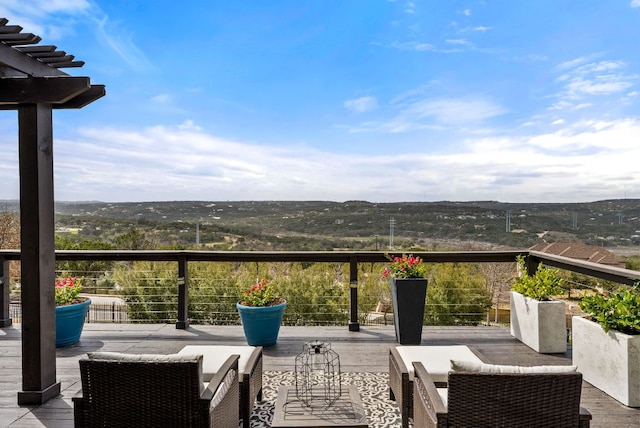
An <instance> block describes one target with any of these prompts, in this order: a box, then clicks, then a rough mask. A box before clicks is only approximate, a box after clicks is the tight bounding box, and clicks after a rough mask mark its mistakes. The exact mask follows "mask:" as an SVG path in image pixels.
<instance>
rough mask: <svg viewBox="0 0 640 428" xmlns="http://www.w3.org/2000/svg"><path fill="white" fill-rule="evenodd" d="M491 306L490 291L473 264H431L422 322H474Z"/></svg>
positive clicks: (434, 323)
mask: <svg viewBox="0 0 640 428" xmlns="http://www.w3.org/2000/svg"><path fill="white" fill-rule="evenodd" d="M490 306H491V293H490V292H489V291H488V290H487V288H486V283H485V279H484V277H483V275H482V273H481V272H479V270H478V269H477V267H476V266H474V265H472V264H470V263H439V264H436V265H434V266H433V267H432V269H431V273H430V275H429V283H428V287H427V303H426V310H425V324H427V325H475V324H478V323H479V322H481V321H482V320H483V318H484V316H485V313H486V310H487V309H488V308H489V307H490Z"/></svg>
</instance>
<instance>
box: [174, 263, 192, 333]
mask: <svg viewBox="0 0 640 428" xmlns="http://www.w3.org/2000/svg"><path fill="white" fill-rule="evenodd" d="M188 327H189V276H188V269H187V257H186V256H179V257H178V319H177V321H176V328H177V329H180V330H185V329H187V328H188Z"/></svg>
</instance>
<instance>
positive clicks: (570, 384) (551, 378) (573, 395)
mask: <svg viewBox="0 0 640 428" xmlns="http://www.w3.org/2000/svg"><path fill="white" fill-rule="evenodd" d="M414 367H415V378H414V382H413V389H414V392H413V400H414V403H413V415H414V416H413V424H414V427H415V428H423V427H438V428H443V427H504V428H510V427H520V428H527V427H530V428H544V427H548V428H564V427H567V428H569V427H575V428H587V427H589V424H590V420H591V414H590V413H589V412H587V411H586V410H584V409H581V408H580V393H581V390H582V374H581V373H578V372H576V371H570V372H564V373H560V372H556V373H534V372H527V373H519V372H518V373H504V372H500V373H498V372H482V371H480V372H477V371H471V372H450V373H449V375H448V388H437V387H436V384H435V382H434V380H433V379H432V378H431V376H430V375H429V373H428V371H427V369H426V368H425V366H424V365H423V364H422V363H414ZM493 367H517V366H493ZM543 367H548V366H543ZM556 367H558V366H556ZM572 367H573V368H575V366H572ZM525 369H531V370H533V368H530V367H527V368H525Z"/></svg>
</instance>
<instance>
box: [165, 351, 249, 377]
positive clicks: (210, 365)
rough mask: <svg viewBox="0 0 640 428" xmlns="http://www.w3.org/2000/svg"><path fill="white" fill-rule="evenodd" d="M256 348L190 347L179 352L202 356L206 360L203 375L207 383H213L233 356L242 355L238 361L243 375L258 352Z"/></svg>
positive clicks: (203, 364)
mask: <svg viewBox="0 0 640 428" xmlns="http://www.w3.org/2000/svg"><path fill="white" fill-rule="evenodd" d="M256 349H257V348H256V347H255V346H245V345H238V346H224V345H189V346H185V347H184V348H182V349H181V350H180V352H178V355H183V354H186V355H188V354H202V355H203V356H204V360H203V362H202V375H203V378H204V380H205V381H207V382H209V381H211V378H213V376H214V375H215V374H216V373H217V372H218V370H220V367H222V365H223V364H224V362H225V361H227V359H228V358H229V357H230V356H231V355H234V354H235V355H240V359H239V360H238V372H239V374H243V373H244V372H245V369H246V368H247V367H246V366H247V362H248V360H249V358H250V357H251V355H252V354H253V353H254V352H255V351H256Z"/></svg>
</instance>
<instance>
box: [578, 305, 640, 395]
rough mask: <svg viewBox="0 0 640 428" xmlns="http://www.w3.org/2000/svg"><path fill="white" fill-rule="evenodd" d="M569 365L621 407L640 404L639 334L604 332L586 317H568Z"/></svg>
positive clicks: (598, 325)
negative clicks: (570, 342)
mask: <svg viewBox="0 0 640 428" xmlns="http://www.w3.org/2000/svg"><path fill="white" fill-rule="evenodd" d="M571 336H572V338H573V346H572V349H573V364H575V365H577V366H578V371H579V372H581V373H582V378H583V379H584V380H586V381H587V382H589V383H590V384H591V385H593V386H595V387H596V388H598V389H600V390H601V391H603V392H604V393H606V394H608V395H610V396H611V397H613V398H615V399H616V400H618V401H619V402H621V403H622V404H624V405H625V406H629V407H640V335H634V336H632V335H629V334H624V333H620V332H619V331H616V330H609V332H608V333H605V332H604V329H603V328H602V327H601V326H600V324H598V323H595V322H593V321H590V320H588V319H586V318H583V317H579V316H574V317H573V318H572V334H571Z"/></svg>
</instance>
